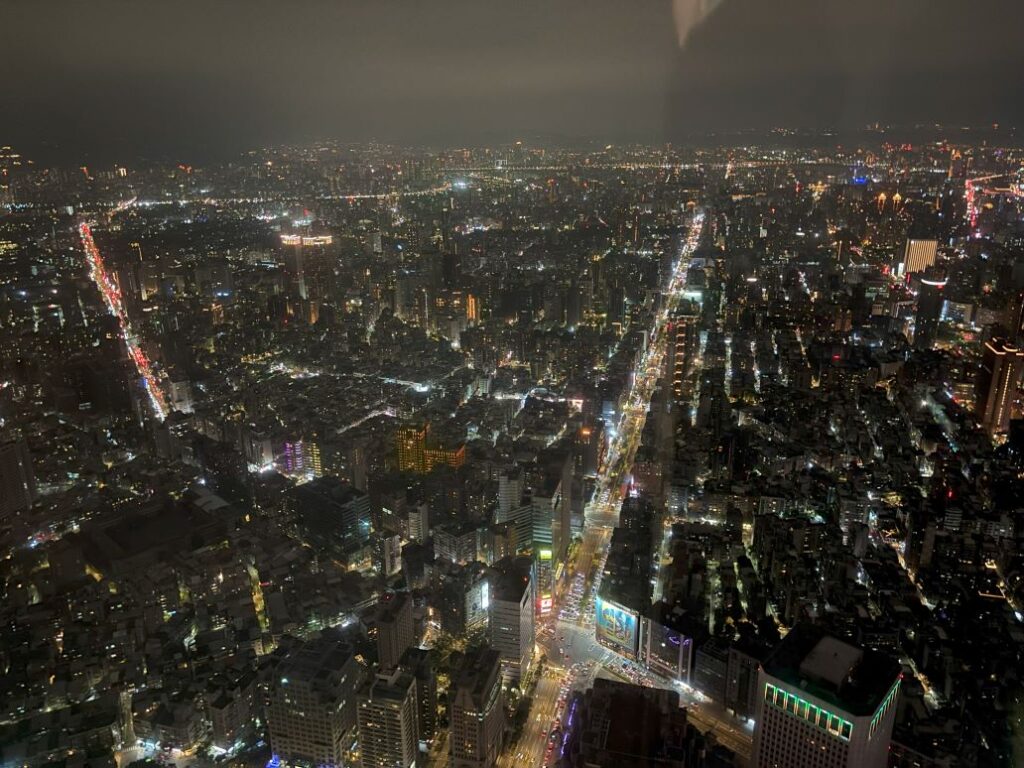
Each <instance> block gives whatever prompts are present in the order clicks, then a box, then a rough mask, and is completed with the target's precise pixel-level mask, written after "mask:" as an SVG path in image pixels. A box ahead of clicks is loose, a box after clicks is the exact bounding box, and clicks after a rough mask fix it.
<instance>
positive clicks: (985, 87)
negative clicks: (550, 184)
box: [0, 0, 1024, 163]
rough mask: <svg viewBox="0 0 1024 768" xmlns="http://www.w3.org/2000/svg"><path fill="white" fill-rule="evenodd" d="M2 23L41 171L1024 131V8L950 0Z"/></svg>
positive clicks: (2, 89)
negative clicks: (906, 129)
mask: <svg viewBox="0 0 1024 768" xmlns="http://www.w3.org/2000/svg"><path fill="white" fill-rule="evenodd" d="M680 9H682V10H680ZM4 15H5V21H6V23H5V24H4V25H3V29H2V31H0V40H2V43H3V51H4V53H3V56H4V57H5V58H6V59H8V60H9V62H10V65H11V67H12V71H17V72H18V76H17V77H11V78H5V80H4V82H3V83H2V84H0V103H3V104H4V105H5V113H6V114H7V115H8V120H7V121H6V124H5V131H4V132H5V135H6V139H5V141H7V142H8V143H14V144H18V145H19V146H21V147H22V149H23V151H25V152H26V153H28V154H30V155H32V156H34V157H37V158H38V159H40V160H42V161H48V162H52V161H60V162H65V163H73V162H82V161H86V160H91V161H93V162H99V161H102V162H122V163H125V162H130V161H134V160H137V159H138V158H140V157H150V158H154V159H155V158H167V159H175V160H177V161H186V162H201V161H202V162H205V161H209V160H213V159H224V158H226V157H231V156H235V155H238V154H240V153H242V152H245V151H248V150H250V149H253V148H255V147H259V146H265V145H267V144H280V143H285V142H308V141H312V140H329V139H330V140H339V141H343V142H357V141H368V140H378V141H384V142H394V143H404V144H419V145H424V144H426V145H433V146H463V145H481V144H493V143H499V142H508V141H513V140H516V139H529V138H531V137H536V136H543V137H549V138H554V139H555V140H559V141H563V142H564V141H579V140H593V141H602V142H607V141H614V142H622V141H639V142H644V143H660V142H665V141H675V142H685V141H692V140H694V138H695V137H700V136H704V135H706V134H708V133H711V132H716V133H720V132H723V131H725V132H730V131H735V130H739V129H761V130H763V129H765V128H771V127H783V128H806V129H812V130H822V129H830V130H838V131H841V132H848V131H854V130H859V129H862V128H863V127H864V126H866V125H869V124H874V123H882V124H895V125H914V124H922V123H923V124H932V123H946V124H952V125H971V126H975V127H990V126H992V125H993V124H994V123H999V124H1001V125H1003V126H1005V127H1007V128H1008V127H1012V126H1014V125H1019V124H1020V122H1021V120H1022V118H1024V115H1022V113H1021V111H1020V107H1019V105H1017V100H1015V99H1005V98H999V94H1000V93H1004V92H1005V93H1012V92H1015V91H1019V90H1021V88H1022V86H1024V83H1022V81H1021V78H1022V77H1024V75H1022V74H1021V73H1022V72H1024V66H1022V64H1024V59H1022V53H1021V51H1020V49H1019V46H1017V45H1016V44H1015V40H1014V38H1013V37H1012V34H1011V32H1010V30H1013V29H1016V28H1018V27H1019V25H1020V23H1021V22H1022V21H1024V9H1021V8H1020V6H1019V4H1015V3H1012V2H1009V0H1005V1H1004V0H994V2H992V3H990V4H987V5H986V6H985V7H984V8H979V9H977V10H976V11H970V12H969V11H967V10H966V9H965V8H964V6H963V5H962V4H961V3H958V2H955V0H939V1H938V2H929V3H924V2H921V0H900V2H895V3H893V2H889V3H885V2H881V1H880V0H870V1H869V2H862V3H856V4H850V3H842V4H840V3H812V2H809V0H788V2H784V3H779V4H766V3H758V2H755V1H754V0H729V1H728V2H722V3H717V4H712V3H698V2H697V0H692V1H691V0H684V2H679V3H676V4H672V3H670V2H668V0H665V1H664V2H661V1H660V0H659V1H654V2H644V3H636V4H632V3H630V4H626V3H620V2H611V1H610V0H598V1H597V2H582V1H581V0H569V2H567V3H561V4H559V5H558V6H557V7H556V6H552V5H551V4H549V3H539V2H532V1H531V2H526V3H516V4H515V5H514V6H513V5H511V4H500V3H470V2H465V1H464V0H443V2H439V3H431V4H429V5H427V4H415V3H401V2H391V3H373V4H367V3H360V2H348V1H347V0H346V1H345V2H340V3H326V2H321V0H300V2H298V3H288V4H282V3H276V2H269V1H263V0H261V2H257V3H255V4H249V3H247V4H245V7H244V8H243V7H242V5H241V4H239V3H237V2H234V0H228V1H227V2H223V3H216V4H208V3H198V2H193V1H192V0H189V2H186V3H176V4H163V3H156V2H144V3H132V4H126V3H118V2H114V0H98V2H93V3H89V4H84V3H75V2H68V1H66V0H57V2H54V3H48V4H46V6H45V8H44V7H43V6H42V5H39V4H32V3H11V4H7V5H6V6H5V8H4ZM694 19H699V20H700V23H696V24H695V23H693V21H692V20H694ZM996 19H1000V20H1001V22H1000V23H997V22H996V21H995V20H996ZM677 24H679V27H678V28H677ZM684 28H685V29H684ZM964 29H972V30H976V31H977V34H978V35H980V36H982V37H983V39H984V41H985V42H984V44H979V43H976V42H974V41H973V40H966V41H965V40H962V39H961V37H960V35H961V31H962V30H964ZM681 36H683V38H684V42H683V44H682V46H680V37H681ZM55 41H59V43H60V44H59V45H52V44H51V43H53V42H55ZM952 92H955V93H956V94H957V95H956V97H955V98H950V95H949V94H950V93H952Z"/></svg>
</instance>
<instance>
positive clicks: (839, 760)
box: [753, 624, 902, 768]
mask: <svg viewBox="0 0 1024 768" xmlns="http://www.w3.org/2000/svg"><path fill="white" fill-rule="evenodd" d="M901 679H902V674H901V672H900V665H899V663H898V662H896V661H895V660H894V659H892V658H890V657H889V656H886V655H885V654H883V653H880V652H877V651H871V650H865V649H862V648H859V647H856V646H853V645H850V644H849V643H847V642H845V641H843V640H840V639H838V638H836V637H833V636H831V635H829V634H827V633H825V632H824V631H823V630H822V629H820V628H819V627H815V626H813V625H809V624H803V625H798V626H797V627H796V628H794V629H793V630H792V631H790V632H789V633H788V634H787V635H786V637H785V638H784V639H783V640H782V642H781V643H779V645H778V646H776V648H775V649H774V650H773V651H772V652H771V654H769V656H768V658H767V659H765V662H764V665H763V666H762V668H761V670H760V672H759V674H758V689H757V690H758V701H757V712H756V715H755V722H756V726H755V730H754V747H753V765H754V766H757V767H758V768H805V767H806V766H820V768H885V766H886V765H888V757H889V742H890V740H891V737H892V729H893V723H894V721H895V719H896V704H897V698H898V696H899V690H900V681H901Z"/></svg>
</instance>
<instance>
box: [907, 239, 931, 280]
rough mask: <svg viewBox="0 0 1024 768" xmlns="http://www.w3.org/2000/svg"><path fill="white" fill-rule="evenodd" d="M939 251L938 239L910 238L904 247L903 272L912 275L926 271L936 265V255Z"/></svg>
mask: <svg viewBox="0 0 1024 768" xmlns="http://www.w3.org/2000/svg"><path fill="white" fill-rule="evenodd" d="M938 251H939V242H938V241H937V240H917V239H914V238H909V239H908V240H907V245H906V247H905V248H904V249H903V274H905V275H912V274H914V273H915V272H924V271H925V270H926V269H928V267H932V266H934V265H935V257H936V255H937V254H938Z"/></svg>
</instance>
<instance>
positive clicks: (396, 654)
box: [377, 592, 416, 671]
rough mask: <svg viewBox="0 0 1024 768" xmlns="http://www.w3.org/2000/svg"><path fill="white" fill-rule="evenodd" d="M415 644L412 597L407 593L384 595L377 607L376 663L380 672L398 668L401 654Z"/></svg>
mask: <svg viewBox="0 0 1024 768" xmlns="http://www.w3.org/2000/svg"><path fill="white" fill-rule="evenodd" d="M415 642H416V638H415V627H414V622H413V616H412V596H411V595H410V594H409V593H408V592H392V593H390V594H386V595H384V597H382V598H381V600H380V603H379V604H378V606H377V661H378V662H379V663H380V668H381V670H383V671H389V670H392V669H394V668H395V667H396V666H398V662H399V661H400V660H401V658H402V654H403V653H405V652H406V650H408V649H409V648H411V647H412V646H413V645H414V644H415Z"/></svg>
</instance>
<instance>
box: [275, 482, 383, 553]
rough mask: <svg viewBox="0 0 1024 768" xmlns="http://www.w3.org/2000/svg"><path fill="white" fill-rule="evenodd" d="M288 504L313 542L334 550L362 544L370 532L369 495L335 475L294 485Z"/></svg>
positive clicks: (348, 549)
mask: <svg viewBox="0 0 1024 768" xmlns="http://www.w3.org/2000/svg"><path fill="white" fill-rule="evenodd" d="M289 505H290V507H291V508H292V511H293V512H294V514H295V517H296V518H297V521H298V523H299V525H301V526H302V528H303V529H304V533H305V535H306V537H307V538H308V539H309V540H310V541H312V542H313V543H316V544H319V545H320V546H322V547H324V548H326V549H329V550H332V551H334V552H346V551H351V550H353V549H357V548H359V547H361V546H363V545H365V544H366V542H367V540H368V539H369V536H370V497H369V496H367V495H366V494H365V493H363V492H362V491H359V490H357V489H356V488H355V487H354V486H351V485H349V484H348V483H344V482H342V481H341V480H338V479H337V478H335V477H318V478H316V479H315V480H312V481H310V482H308V483H303V484H302V485H298V486H296V487H295V488H294V489H293V490H292V491H291V494H290V500H289Z"/></svg>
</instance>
